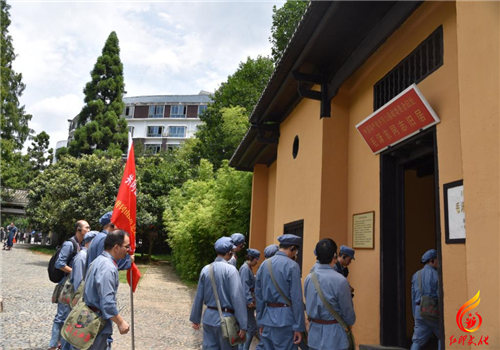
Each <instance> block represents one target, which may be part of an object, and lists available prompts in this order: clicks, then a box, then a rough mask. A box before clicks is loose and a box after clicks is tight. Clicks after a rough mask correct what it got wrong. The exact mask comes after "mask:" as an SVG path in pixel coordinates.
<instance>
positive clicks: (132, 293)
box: [129, 268, 135, 350]
mask: <svg viewBox="0 0 500 350" xmlns="http://www.w3.org/2000/svg"><path fill="white" fill-rule="evenodd" d="M129 273H130V324H131V325H132V326H131V331H132V350H135V334H134V292H133V291H132V286H133V285H134V280H133V279H132V268H130V269H129Z"/></svg>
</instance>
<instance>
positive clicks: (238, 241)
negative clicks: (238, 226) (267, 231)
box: [229, 233, 245, 267]
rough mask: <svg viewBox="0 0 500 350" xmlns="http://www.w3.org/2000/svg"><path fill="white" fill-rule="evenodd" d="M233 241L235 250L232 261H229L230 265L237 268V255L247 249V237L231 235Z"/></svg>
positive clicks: (239, 234) (237, 234)
mask: <svg viewBox="0 0 500 350" xmlns="http://www.w3.org/2000/svg"><path fill="white" fill-rule="evenodd" d="M231 241H232V242H233V245H234V246H235V248H234V249H233V254H232V256H231V259H229V263H230V264H231V265H233V266H234V267H236V260H237V259H238V257H237V256H236V253H238V252H239V251H240V250H242V249H243V248H244V247H245V236H244V235H242V234H241V233H233V234H232V235H231Z"/></svg>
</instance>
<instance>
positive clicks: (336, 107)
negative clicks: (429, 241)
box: [251, 2, 500, 349]
mask: <svg viewBox="0 0 500 350" xmlns="http://www.w3.org/2000/svg"><path fill="white" fill-rule="evenodd" d="M499 7H500V6H499V4H498V3H495V2H487V3H486V2H485V3H477V2H474V3H468V2H457V3H455V2H425V3H423V4H422V5H421V6H420V7H419V8H418V9H417V10H416V11H415V12H414V14H413V15H412V16H411V17H410V18H409V19H408V20H407V21H406V22H405V23H404V24H403V25H402V26H401V27H400V28H399V29H398V31H397V32H396V33H394V34H393V35H392V36H391V37H390V38H389V39H388V40H387V41H386V42H385V43H384V44H383V45H382V47H381V48H380V49H379V50H378V51H377V52H376V53H374V54H373V55H372V56H371V57H370V58H369V59H368V60H367V62H366V63H365V64H364V65H363V66H362V67H361V68H360V69H359V70H358V71H357V72H356V74H355V75H353V76H352V77H351V78H350V79H349V80H348V81H347V82H346V83H345V84H344V85H343V86H342V88H341V91H340V93H339V95H338V96H337V97H335V98H334V99H333V100H332V117H331V118H330V119H328V118H324V119H319V107H320V106H319V103H318V102H317V101H311V100H303V101H301V102H300V103H299V104H298V105H297V107H296V108H295V109H294V111H293V112H292V113H291V114H290V115H289V116H288V118H287V119H286V120H285V121H284V122H283V123H282V124H281V126H280V143H279V146H278V158H277V160H276V162H275V163H274V164H273V165H271V166H270V167H269V168H268V169H267V171H268V174H267V177H268V180H267V218H266V245H268V244H271V243H276V238H277V237H278V236H279V235H281V234H282V232H283V225H284V224H285V223H288V222H292V221H295V220H300V219H304V236H305V240H304V252H303V254H304V257H303V277H305V276H306V275H307V273H308V271H309V269H310V267H311V266H312V264H313V263H314V261H315V257H314V255H313V250H314V246H315V244H316V243H317V241H318V240H319V238H324V237H332V238H333V239H335V240H336V241H337V243H338V244H339V245H340V244H348V245H352V233H351V232H352V216H353V214H356V213H361V212H367V211H372V210H373V211H375V248H374V249H372V250H357V251H356V260H355V261H354V262H353V264H351V266H350V275H349V281H350V284H351V285H352V286H353V287H354V288H355V289H356V292H355V295H356V297H355V299H354V307H355V310H356V314H357V321H356V325H355V327H354V332H355V334H356V340H357V343H358V344H379V343H380V322H379V320H380V215H379V214H380V205H379V204H380V168H379V164H380V158H379V156H376V155H373V154H372V153H371V151H370V149H369V148H368V146H367V145H366V143H365V142H364V141H363V139H362V138H361V137H360V135H359V133H358V132H357V130H356V129H355V125H356V124H357V123H359V122H360V121H361V120H363V119H364V118H366V117H367V116H368V115H370V114H371V113H372V112H373V85H374V84H375V83H376V82H377V81H378V80H380V79H381V78H382V77H383V76H384V75H385V74H387V73H388V72H389V71H390V70H391V69H392V68H393V67H394V66H396V65H397V64H398V63H399V62H400V61H401V60H402V59H403V58H405V57H406V56H407V55H408V54H409V53H410V52H411V51H413V50H414V49H415V48H416V47H417V46H418V45H419V44H420V43H421V42H422V41H423V40H424V39H426V38H427V37H428V36H429V35H430V34H431V33H432V32H433V31H434V30H435V29H436V28H437V27H438V26H440V25H442V26H443V37H444V65H443V66H441V67H440V68H439V69H438V70H436V71H435V72H434V73H432V74H431V75H430V76H428V77H427V78H425V79H424V80H423V81H422V82H421V83H419V84H418V88H419V89H420V90H421V91H422V93H423V95H424V96H425V97H426V99H427V100H428V102H429V104H430V105H431V106H432V107H433V109H434V110H435V111H436V113H437V115H438V116H439V117H440V119H441V122H440V123H439V124H438V125H437V126H436V130H437V153H438V168H437V170H436V176H437V177H438V183H439V204H440V208H439V214H440V216H439V223H440V227H441V230H440V237H441V246H442V250H441V254H442V265H441V266H442V273H443V279H442V281H441V283H442V285H443V289H444V300H443V303H444V325H445V335H444V339H445V341H448V343H446V342H445V344H446V346H447V347H449V337H450V336H451V335H454V336H455V337H457V338H458V336H460V335H462V334H460V332H461V331H460V330H459V329H458V327H457V325H456V321H455V316H456V313H457V311H458V309H459V308H460V307H461V305H462V304H463V303H465V302H466V301H467V300H469V299H470V298H471V297H472V296H474V295H475V293H476V292H477V290H479V289H481V297H482V304H481V305H482V306H483V307H482V308H481V306H480V307H479V308H478V309H477V311H478V312H479V313H480V314H481V315H482V316H483V326H482V327H481V332H480V333H481V334H483V335H489V336H490V345H491V344H496V345H494V346H490V348H491V349H494V348H496V349H497V348H499V340H498V337H499V332H498V329H500V326H499V324H500V316H499V315H500V310H499V302H500V298H499V289H500V285H499V279H500V271H499V266H500V264H499V258H498V254H499V251H500V246H499V234H500V233H499V232H500V217H499V212H500V207H499V197H500V188H499V187H500V186H499V185H500V184H499V178H498V174H499V170H500V166H499V165H500V151H499V142H498V138H499V136H500V133H499V128H498V120H499V115H500V107H499V97H500V89H499V84H500V82H499V69H498V66H499V64H500V56H499V47H500V37H499V36H500V35H499V23H500V21H499V20H498V19H499V17H500V8H499ZM457 16H458V28H457ZM457 33H458V36H459V38H460V39H459V40H457ZM457 43H458V48H457ZM483 67H488V68H487V69H481V68H483ZM296 135H298V136H299V138H300V150H299V154H298V157H297V159H293V157H292V144H293V139H294V137H295V136H296ZM462 159H463V162H462ZM256 169H257V168H256ZM257 171H258V173H259V172H261V171H262V169H260V170H259V169H258V170H257ZM257 176H262V174H260V175H259V174H257ZM261 179H263V177H262V178H261ZM459 179H464V183H465V202H466V220H467V243H466V244H446V243H445V224H444V209H443V208H444V204H443V190H442V189H443V184H446V183H449V182H452V181H456V180H459ZM254 191H255V190H254ZM254 195H255V193H254ZM253 200H255V197H254V199H253ZM252 215H253V214H252ZM253 222H254V217H252V225H254V226H253V227H252V235H253V234H254V231H255V229H254V227H257V226H255V224H253ZM261 226H262V225H259V227H261ZM259 237H260V235H259ZM253 239H254V238H252V241H251V243H252V242H254V241H253ZM259 240H260V238H259ZM478 334H479V332H478ZM476 340H477V339H476ZM495 346H496V347H495ZM459 347H460V348H462V349H467V348H470V347H469V346H468V345H465V346H464V345H460V346H459ZM484 348H487V347H484Z"/></svg>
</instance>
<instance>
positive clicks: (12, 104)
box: [0, 0, 32, 188]
mask: <svg viewBox="0 0 500 350" xmlns="http://www.w3.org/2000/svg"><path fill="white" fill-rule="evenodd" d="M0 7H1V14H0V27H1V43H0V45H1V46H0V57H1V59H0V60H1V89H0V118H1V121H0V129H1V133H0V135H1V140H0V143H1V145H0V148H1V155H0V158H1V169H2V177H1V185H2V186H6V187H13V188H23V187H26V186H27V182H26V180H25V179H24V176H23V174H25V172H26V169H27V162H26V157H24V156H23V155H22V154H21V149H22V148H23V144H24V142H25V141H26V140H27V139H28V137H29V135H30V133H31V132H32V130H31V129H30V128H29V125H28V123H29V121H30V120H31V115H30V114H26V113H25V110H24V106H21V105H20V103H19V97H21V95H22V93H23V91H24V89H25V87H26V86H25V85H24V83H23V81H22V80H23V76H22V74H21V73H16V72H15V71H14V70H13V69H12V64H13V62H14V60H15V58H16V54H15V52H14V45H13V44H12V37H11V36H10V35H9V25H10V23H11V21H10V13H9V9H10V6H9V5H8V4H7V2H6V1H5V0H0Z"/></svg>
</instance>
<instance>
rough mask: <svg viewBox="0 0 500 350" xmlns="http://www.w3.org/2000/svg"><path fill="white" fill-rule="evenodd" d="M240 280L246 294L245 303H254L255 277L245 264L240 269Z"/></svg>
mask: <svg viewBox="0 0 500 350" xmlns="http://www.w3.org/2000/svg"><path fill="white" fill-rule="evenodd" d="M240 278H241V285H242V286H243V291H244V293H245V301H246V303H247V305H248V304H251V303H253V302H254V300H253V296H254V293H255V276H254V275H253V272H252V269H251V268H250V266H248V264H247V263H246V262H245V263H244V264H243V265H241V267H240Z"/></svg>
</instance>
